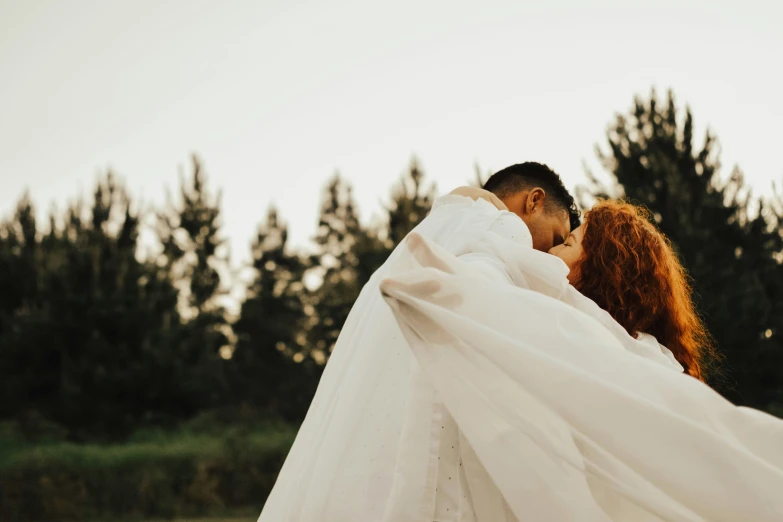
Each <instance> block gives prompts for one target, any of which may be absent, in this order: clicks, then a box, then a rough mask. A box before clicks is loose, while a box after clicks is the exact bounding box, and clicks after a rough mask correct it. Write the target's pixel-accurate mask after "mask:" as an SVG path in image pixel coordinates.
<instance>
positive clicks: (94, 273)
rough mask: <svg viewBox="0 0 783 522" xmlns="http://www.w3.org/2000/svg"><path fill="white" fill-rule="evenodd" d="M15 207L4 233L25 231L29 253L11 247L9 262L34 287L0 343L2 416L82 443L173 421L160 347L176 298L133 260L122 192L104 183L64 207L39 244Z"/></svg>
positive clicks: (175, 407)
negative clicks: (49, 424) (7, 403)
mask: <svg viewBox="0 0 783 522" xmlns="http://www.w3.org/2000/svg"><path fill="white" fill-rule="evenodd" d="M24 208H25V210H24V211H23V212H20V213H19V214H18V217H17V220H16V221H17V222H16V223H15V224H14V225H13V226H12V228H14V229H16V230H17V231H25V230H26V231H27V232H22V234H21V236H20V237H26V238H27V239H25V242H26V244H27V245H28V246H27V249H28V250H34V251H35V253H34V254H33V255H30V254H25V248H17V249H15V251H16V252H17V254H18V257H17V259H16V262H17V264H19V263H24V264H25V265H26V266H28V269H30V270H34V271H35V278H34V280H35V282H34V283H29V284H25V285H24V291H23V292H22V295H23V298H22V300H21V305H20V306H18V307H17V308H16V309H15V311H14V315H13V318H12V320H11V321H10V327H9V328H4V329H3V332H2V335H1V336H0V359H2V366H3V368H4V369H5V368H11V369H13V370H14V371H15V375H14V378H13V380H11V381H6V382H4V385H9V383H10V386H11V388H12V390H13V392H14V394H15V397H16V398H17V399H18V400H15V401H13V402H12V403H11V404H12V406H13V410H11V411H8V410H7V411H5V412H4V414H7V415H9V416H15V417H19V418H22V419H25V418H27V417H30V416H32V418H35V417H36V416H38V415H40V416H43V417H44V418H46V419H50V420H54V421H56V422H57V423H59V424H61V425H63V426H65V427H66V428H67V429H68V430H69V431H70V434H71V436H72V437H74V438H82V439H88V438H106V437H108V438H114V437H119V436H122V435H124V434H127V433H128V432H129V431H130V430H131V429H134V428H137V427H139V426H141V425H144V424H145V423H148V422H155V421H156V420H160V419H164V418H170V417H176V416H177V415H179V414H180V411H181V409H182V408H181V397H178V396H177V395H176V381H175V380H174V379H172V377H174V375H173V371H174V368H176V366H177V365H178V361H177V360H176V358H175V357H167V355H169V354H170V352H169V351H161V349H160V348H161V347H168V346H169V343H168V337H167V335H166V333H167V330H168V325H169V324H171V322H172V321H178V316H177V311H176V292H175V290H174V288H172V287H171V286H170V285H168V284H167V281H166V280H165V279H164V278H161V277H160V274H159V272H158V269H157V267H155V266H154V265H152V264H149V263H145V262H143V261H140V260H139V259H138V258H137V255H136V251H137V238H138V230H139V213H138V211H137V210H135V209H134V205H133V204H132V202H131V200H130V197H129V196H128V194H127V192H126V191H125V189H124V187H122V185H120V184H118V183H117V182H116V180H115V179H114V178H113V177H112V176H111V175H108V176H106V177H105V178H103V179H101V180H100V181H99V183H98V184H97V186H96V189H95V192H94V196H93V202H92V205H91V206H90V207H89V208H88V207H87V206H86V205H84V204H83V203H81V202H77V203H75V204H72V205H71V206H70V207H69V209H68V210H67V212H66V214H65V217H64V220H62V221H63V224H62V226H58V225H57V222H58V221H59V220H57V219H56V218H55V217H54V216H52V218H51V220H50V221H51V226H50V230H49V231H47V232H46V233H44V234H42V235H40V237H38V236H39V234H36V233H34V232H33V230H34V229H35V226H34V218H33V217H32V216H33V213H32V212H31V211H30V210H29V209H31V206H30V205H27V204H24ZM23 223H26V225H23ZM17 240H18V238H17ZM12 250H13V249H12ZM19 275H21V273H19ZM8 277H13V274H11V275H8ZM29 281H32V279H29ZM172 386H174V387H175V388H174V389H173V390H172ZM5 391H6V390H5V389H4V393H5Z"/></svg>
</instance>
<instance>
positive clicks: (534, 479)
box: [380, 234, 783, 522]
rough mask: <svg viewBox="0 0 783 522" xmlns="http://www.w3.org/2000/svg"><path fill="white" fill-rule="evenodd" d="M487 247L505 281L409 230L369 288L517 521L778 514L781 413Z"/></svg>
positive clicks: (539, 262)
mask: <svg viewBox="0 0 783 522" xmlns="http://www.w3.org/2000/svg"><path fill="white" fill-rule="evenodd" d="M489 240H490V241H492V242H494V243H495V247H496V248H499V249H501V250H502V251H503V253H504V255H505V256H506V261H507V263H508V264H509V266H510V267H511V272H512V274H513V275H514V277H515V283H516V286H513V287H512V286H508V285H499V284H494V283H493V282H488V281H487V280H486V279H484V278H481V277H479V276H478V275H477V274H476V273H475V272H474V271H473V270H471V268H470V266H468V265H466V264H465V263H462V262H461V261H460V260H459V259H457V258H456V257H454V256H453V255H451V254H449V253H448V252H446V251H445V250H443V249H441V248H440V247H438V246H437V245H435V244H432V243H431V242H428V241H427V240H426V239H424V238H422V237H420V236H417V235H415V234H414V235H413V236H411V237H409V239H408V240H407V242H406V253H407V255H406V256H405V257H403V258H401V259H400V260H398V262H397V263H396V264H395V265H394V266H392V267H391V268H390V270H389V274H388V275H387V278H386V279H385V280H384V281H383V282H381V284H380V287H381V291H382V293H383V294H384V296H385V298H386V299H387V301H388V302H389V304H390V306H391V308H392V309H393V310H394V313H395V316H396V317H397V320H398V321H399V324H400V325H401V327H402V331H403V333H404V335H405V337H406V339H407V340H408V343H409V346H410V348H411V350H412V352H413V353H414V355H415V357H416V360H417V361H418V362H419V365H420V367H421V368H422V372H423V373H424V375H425V376H426V379H427V381H428V382H429V383H431V384H432V385H433V387H434V388H435V389H436V390H437V392H438V394H439V396H440V397H441V398H442V400H443V402H444V404H445V406H446V408H447V410H448V411H449V413H450V414H451V415H452V416H453V417H454V419H455V422H456V424H457V426H459V429H460V431H461V432H462V434H463V435H464V437H465V439H466V440H467V441H469V443H470V445H471V447H472V450H473V451H474V452H475V454H476V455H477V457H478V460H479V461H480V462H481V463H482V464H483V465H484V466H485V468H486V471H487V473H488V474H489V476H490V477H491V479H492V481H493V482H494V484H495V485H496V486H497V487H498V489H499V490H500V491H501V492H502V495H503V497H504V498H505V500H506V501H507V502H508V504H509V506H510V508H511V510H512V511H513V513H514V514H515V516H516V517H517V518H518V519H519V520H546V521H548V520H557V521H560V520H563V521H566V520H579V521H582V520H584V521H587V520H602V521H604V520H612V521H614V520H618V521H628V522H636V521H653V520H654V521H659V520H666V521H697V520H698V521H745V520H747V521H751V520H752V521H773V520H774V521H779V520H783V421H781V420H779V419H777V418H775V417H772V416H770V415H767V414H765V413H762V412H759V411H756V410H752V409H748V408H742V407H736V406H734V405H733V404H731V403H730V402H728V401H726V400H725V399H723V398H722V397H721V396H720V395H718V394H717V393H715V392H714V391H713V390H711V389H710V388H709V387H708V386H706V385H705V384H703V383H701V382H700V381H698V380H696V379H693V378H691V377H689V376H687V375H684V374H682V373H680V372H678V371H673V366H672V365H669V366H668V367H667V365H666V364H659V362H660V361H652V360H651V359H649V358H644V357H638V355H637V354H635V353H631V350H629V349H628V348H627V347H624V346H623V340H622V336H621V335H620V334H619V333H618V332H617V331H616V330H614V329H613V327H610V328H607V325H609V323H605V321H604V320H605V317H604V318H603V319H602V318H600V317H594V316H591V311H590V305H589V303H588V302H587V300H586V299H585V298H584V297H583V296H581V295H579V294H578V292H576V291H575V290H574V289H573V288H572V287H570V286H568V285H564V284H562V282H560V283H558V278H557V277H553V276H554V274H555V271H556V270H555V269H554V267H555V266H556V263H554V262H552V263H550V259H548V258H546V257H544V256H542V255H540V254H539V253H537V252H535V251H530V250H526V249H521V248H518V247H517V246H516V245H513V244H511V243H509V242H506V241H504V240H502V239H501V238H497V237H495V238H490V239H489ZM547 264H550V265H551V268H552V270H548V269H547V268H546V267H545V265H547ZM569 303H570V304H569ZM573 305H576V308H575V307H574V306H573ZM577 308H579V309H582V310H585V311H587V312H588V313H587V314H586V313H583V312H582V311H578V310H577ZM596 319H598V320H596ZM615 324H616V323H615ZM613 334H616V335H613ZM650 340H651V338H650V337H649V336H647V337H646V338H644V339H642V341H643V342H646V343H649V342H650Z"/></svg>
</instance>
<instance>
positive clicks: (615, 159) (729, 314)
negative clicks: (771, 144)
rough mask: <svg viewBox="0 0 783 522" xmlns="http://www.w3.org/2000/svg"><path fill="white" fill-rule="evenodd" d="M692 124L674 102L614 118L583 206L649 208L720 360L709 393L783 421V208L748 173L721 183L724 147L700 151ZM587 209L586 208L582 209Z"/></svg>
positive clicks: (639, 102)
mask: <svg viewBox="0 0 783 522" xmlns="http://www.w3.org/2000/svg"><path fill="white" fill-rule="evenodd" d="M693 132H694V131H693V116H692V114H691V111H690V109H689V108H687V107H686V108H685V109H678V107H677V106H676V103H675V99H674V95H673V94H672V93H671V92H670V93H669V94H668V96H667V98H666V100H664V102H663V103H660V102H659V100H658V99H657V97H656V95H655V93H654V92H653V93H652V94H651V96H650V97H649V98H648V99H641V98H637V99H636V100H635V103H634V106H633V109H632V110H631V111H630V114H627V115H618V116H617V117H616V119H615V121H614V122H613V123H612V124H611V126H610V127H609V131H608V139H607V147H606V148H604V149H602V148H599V150H598V156H599V158H600V160H601V163H602V164H603V166H604V168H605V170H606V172H607V173H608V179H609V181H608V183H601V182H599V181H598V180H597V179H596V176H593V175H591V174H588V177H589V179H590V183H589V186H588V187H587V188H586V189H584V188H583V189H582V198H581V199H582V201H583V206H588V207H589V203H588V202H589V200H590V199H592V198H595V197H606V196H613V197H625V198H628V199H629V200H631V201H632V202H634V203H637V204H641V205H644V206H646V207H647V208H649V209H650V210H651V211H652V212H653V215H654V218H655V222H656V224H657V226H658V227H659V228H660V230H661V231H662V232H663V233H664V234H666V235H667V236H668V237H669V239H670V240H671V241H672V244H673V246H674V247H675V249H676V251H677V252H678V254H679V256H680V258H681V260H682V262H683V264H684V266H685V267H686V269H687V270H688V273H689V274H690V276H691V278H692V284H693V290H694V297H695V300H696V303H697V305H698V307H699V309H700V310H701V312H702V315H703V317H704V319H705V321H706V323H707V327H708V329H709V330H710V332H711V333H712V335H713V337H714V339H715V342H716V344H717V347H718V350H719V352H720V353H721V354H722V355H723V357H724V360H723V361H718V365H717V367H715V368H713V372H712V373H713V378H712V380H711V384H712V385H713V386H714V387H715V388H716V389H717V390H718V391H720V392H721V393H723V394H724V395H725V396H726V397H727V398H729V399H730V400H732V401H733V402H735V403H738V404H743V405H747V406H752V407H755V408H760V409H766V410H769V411H777V412H778V413H783V412H782V411H781V410H780V409H779V408H780V405H781V404H782V403H783V339H782V338H781V334H782V333H783V330H781V326H783V325H782V324H781V321H783V313H782V312H783V294H782V293H781V290H782V289H783V265H781V263H780V261H781V252H783V239H782V238H783V236H782V235H781V232H782V231H783V221H782V220H783V207H782V206H781V204H780V202H781V201H780V198H779V197H778V196H777V195H776V194H773V193H772V190H771V189H772V187H770V193H771V194H773V195H772V197H753V196H752V194H751V190H750V188H749V187H748V186H747V185H746V184H745V182H744V180H743V176H742V171H741V170H739V168H735V169H734V170H733V171H732V172H731V173H730V174H729V175H728V176H722V175H721V164H720V159H719V156H718V142H717V138H716V137H715V135H714V134H713V133H712V132H710V131H707V133H706V135H705V136H704V138H703V142H702V144H701V145H697V144H694V136H693ZM586 203H587V204H586Z"/></svg>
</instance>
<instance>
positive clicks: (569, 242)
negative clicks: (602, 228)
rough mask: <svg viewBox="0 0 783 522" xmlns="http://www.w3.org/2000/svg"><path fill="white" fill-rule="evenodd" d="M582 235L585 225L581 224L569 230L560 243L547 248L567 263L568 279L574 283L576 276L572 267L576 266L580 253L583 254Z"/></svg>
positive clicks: (583, 234)
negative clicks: (563, 240) (571, 230)
mask: <svg viewBox="0 0 783 522" xmlns="http://www.w3.org/2000/svg"><path fill="white" fill-rule="evenodd" d="M584 236H585V225H584V224H582V225H580V226H579V227H578V228H577V229H576V230H574V231H573V232H571V234H570V235H569V236H568V237H567V238H566V240H565V242H564V243H563V244H562V245H557V246H556V247H553V248H551V249H550V250H549V253H550V254H552V255H553V256H557V257H559V258H560V259H562V260H563V261H565V264H566V265H568V268H569V269H570V270H571V271H570V272H569V273H568V281H569V282H570V283H571V284H573V283H574V280H575V278H576V276H577V274H576V271H575V270H574V267H576V265H577V264H578V262H579V259H580V258H581V257H582V254H584V249H583V248H582V238H584Z"/></svg>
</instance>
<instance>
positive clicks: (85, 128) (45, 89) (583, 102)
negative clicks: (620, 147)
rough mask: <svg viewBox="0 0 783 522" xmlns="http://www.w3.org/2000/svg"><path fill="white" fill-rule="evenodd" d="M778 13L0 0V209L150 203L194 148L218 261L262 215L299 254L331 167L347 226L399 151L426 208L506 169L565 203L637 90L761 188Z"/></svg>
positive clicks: (760, 8) (368, 209) (771, 138)
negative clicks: (219, 233) (420, 181)
mask: <svg viewBox="0 0 783 522" xmlns="http://www.w3.org/2000/svg"><path fill="white" fill-rule="evenodd" d="M781 6H783V2H781V1H779V0H775V1H772V0H768V1H766V2H762V1H754V0H746V1H743V2H738V1H736V0H735V1H733V2H728V1H722V0H721V1H716V0H710V1H700V2H695V1H685V0H679V1H660V0H659V1H655V2H644V3H640V2H629V1H621V2H620V1H615V2H609V1H603V0H602V1H593V2H576V1H565V0H561V1H549V2H536V3H533V2H527V1H519V0H516V1H491V0H490V1H482V2H459V1H454V0H451V1H443V2H427V1H422V0H417V1H409V0H395V1H387V2H383V3H380V2H371V1H366V0H365V1H354V2H351V1H345V0H330V1H325V0H321V1H312V2H307V1H296V0H289V1H286V2H283V1H268V0H258V1H250V0H247V1H243V0H228V1H225V0H224V1H220V2H217V1H203V0H180V1H163V0H154V1H147V0H127V1H124V2H120V1H109V0H67V1H65V0H58V1H44V0H24V1H21V0H13V1H12V0H0V176H2V178H0V179H1V180H2V185H0V186H1V187H2V191H0V210H2V213H3V214H4V215H7V214H8V213H10V212H11V210H12V208H13V205H14V203H15V201H16V200H17V198H18V197H19V195H20V194H21V193H22V192H23V191H24V190H25V188H29V189H30V191H31V193H32V196H33V199H34V201H35V202H36V203H37V204H38V206H39V210H40V211H41V213H42V214H44V213H45V211H46V210H48V206H49V205H50V204H51V203H52V202H56V203H58V204H59V205H60V206H62V205H63V204H64V202H65V201H66V200H67V199H70V198H74V197H75V196H77V195H78V194H79V193H80V191H84V192H86V191H89V190H90V189H91V188H92V186H93V183H94V181H95V179H96V177H97V175H98V173H100V172H102V171H105V170H106V169H107V168H109V167H111V168H112V169H114V170H115V171H116V172H117V173H118V174H120V175H121V176H123V177H124V179H125V180H126V182H127V184H128V185H129V187H130V189H131V191H132V192H133V194H134V195H136V196H140V197H143V198H144V200H145V202H147V203H148V204H150V203H157V202H159V201H161V200H162V198H163V193H164V191H163V189H164V187H165V186H169V187H175V186H176V183H177V177H178V172H179V171H180V169H182V168H186V169H187V168H188V167H189V165H188V161H189V160H188V158H189V154H190V153H191V152H196V153H198V154H199V155H200V156H201V157H202V158H203V160H204V162H205V165H206V168H207V172H208V173H209V174H210V176H211V182H212V186H213V187H214V186H219V187H220V188H222V189H223V192H224V200H223V202H224V223H225V231H226V234H227V235H228V236H229V237H230V239H231V241H232V243H233V246H232V250H233V257H234V260H235V262H236V261H239V260H242V259H246V258H247V256H248V247H247V245H248V242H249V240H250V239H251V237H252V236H253V233H254V231H255V229H256V226H257V225H258V223H259V221H260V220H261V219H262V217H263V216H264V215H265V211H266V208H267V206H268V204H269V203H270V202H272V201H274V202H275V203H276V204H277V205H278V206H279V207H280V208H281V210H282V213H283V216H284V218H285V219H286V220H287V221H288V222H289V223H290V225H291V229H292V234H293V239H294V241H295V243H298V244H304V243H305V241H306V240H307V238H308V237H309V236H310V235H311V234H312V233H313V232H314V230H315V224H316V218H317V216H316V214H317V210H318V201H319V197H320V189H321V187H322V185H323V183H324V181H325V180H326V179H327V177H328V176H329V175H331V174H332V173H333V172H334V171H335V170H339V171H340V172H342V173H343V174H344V175H345V176H346V177H347V178H348V179H349V180H350V181H351V182H352V183H353V185H354V187H355V193H356V196H357V199H358V201H359V204H360V207H361V210H362V213H363V215H364V216H365V217H369V216H370V215H371V214H372V213H374V212H375V213H377V212H378V209H379V201H380V199H381V198H382V197H385V196H386V195H387V194H388V189H389V187H390V186H391V185H392V184H393V183H394V181H395V180H396V178H397V177H398V175H399V174H400V173H401V172H402V171H403V170H404V169H405V167H406V165H407V163H408V161H409V159H410V157H411V155H412V154H415V155H417V156H418V157H419V158H420V159H421V161H422V164H423V167H424V169H425V171H426V172H427V173H428V174H429V176H430V178H431V179H432V180H434V181H436V182H437V184H438V187H439V189H440V191H441V192H443V191H445V190H450V189H451V188H453V187H455V186H457V185H460V184H464V182H465V181H467V180H469V179H472V177H473V164H474V162H478V163H479V164H480V165H481V167H482V168H483V169H484V170H488V169H493V170H496V169H499V168H502V167H505V166H507V165H509V164H511V163H517V162H520V161H525V160H536V161H542V162H546V163H548V164H550V165H551V166H552V167H554V168H555V169H556V170H558V171H559V172H560V173H561V174H562V175H563V177H564V178H565V180H566V182H567V184H568V185H569V186H571V187H573V186H574V185H576V184H577V183H579V182H581V181H582V180H583V169H582V162H583V161H588V162H590V163H593V164H595V159H594V154H593V147H594V145H595V144H596V143H599V142H603V137H604V132H605V129H606V127H607V125H608V124H609V123H610V121H611V120H612V118H613V114H615V113H616V112H624V111H626V110H627V109H628V108H629V107H630V105H631V101H632V97H633V95H634V94H637V93H640V94H645V95H646V94H647V93H648V92H649V90H650V88H651V87H652V86H656V87H657V88H658V89H659V91H660V92H661V94H663V93H664V92H665V90H666V89H667V88H669V87H671V88H673V89H674V90H675V92H676V94H677V96H678V100H679V101H680V102H682V103H685V102H687V103H689V104H690V105H691V107H692V109H693V112H694V115H695V117H696V120H697V124H698V125H699V129H700V132H701V131H703V130H704V128H705V126H706V125H709V126H710V127H711V128H712V129H714V130H715V132H716V133H717V134H718V136H719V137H720V140H721V143H722V145H723V155H722V158H723V161H724V165H726V166H727V167H730V166H731V165H733V164H739V165H740V166H741V167H742V168H743V169H744V171H745V172H746V174H747V176H748V178H749V180H750V181H751V183H752V184H753V185H754V186H755V187H756V189H757V190H758V191H766V190H768V188H769V186H770V184H771V182H772V180H775V179H783V163H781V161H780V156H779V151H778V147H780V146H781V143H783V132H781V122H783V96H782V95H781V93H783V81H782V80H783V73H781V70H783V67H781V61H782V60H783V58H781V56H783V30H781V26H782V25H781V24H783V7H781ZM699 137H700V138H701V134H699ZM726 170H727V171H728V168H726Z"/></svg>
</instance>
